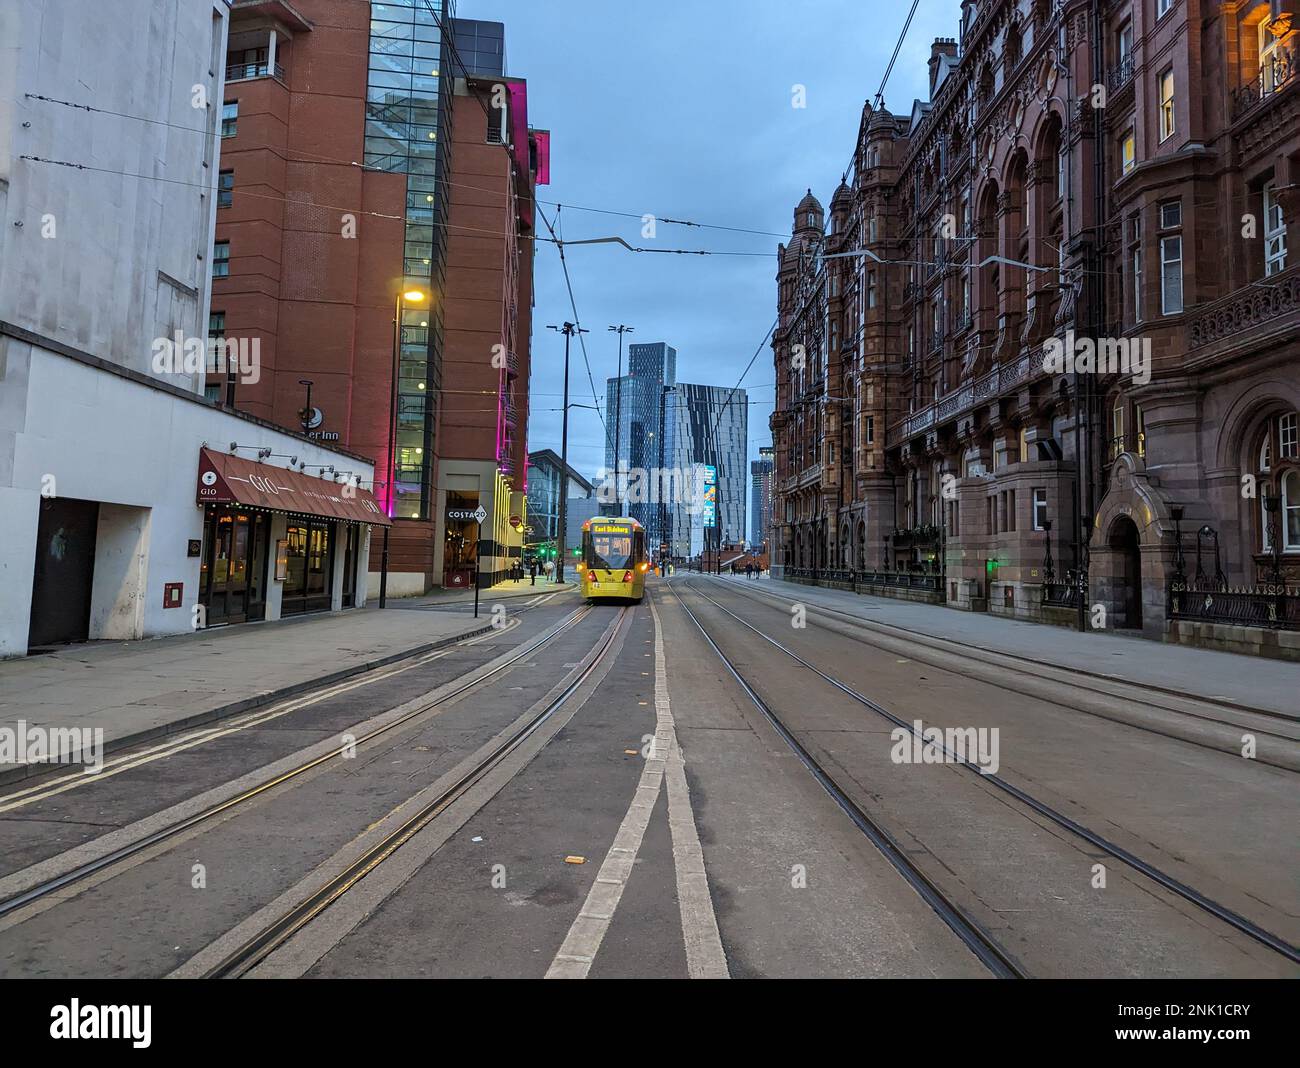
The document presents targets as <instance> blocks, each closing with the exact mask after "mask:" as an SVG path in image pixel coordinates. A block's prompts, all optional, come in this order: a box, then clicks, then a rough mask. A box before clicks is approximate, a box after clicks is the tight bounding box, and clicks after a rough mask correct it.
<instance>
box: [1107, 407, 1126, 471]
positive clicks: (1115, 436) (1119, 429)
mask: <svg viewBox="0 0 1300 1068" xmlns="http://www.w3.org/2000/svg"><path fill="white" fill-rule="evenodd" d="M1123 451H1124V399H1123V398H1122V397H1116V398H1115V404H1114V406H1113V407H1112V408H1111V410H1110V458H1111V459H1112V460H1114V459H1115V458H1116V457H1117V456H1119V454H1120V453H1122V452H1123Z"/></svg>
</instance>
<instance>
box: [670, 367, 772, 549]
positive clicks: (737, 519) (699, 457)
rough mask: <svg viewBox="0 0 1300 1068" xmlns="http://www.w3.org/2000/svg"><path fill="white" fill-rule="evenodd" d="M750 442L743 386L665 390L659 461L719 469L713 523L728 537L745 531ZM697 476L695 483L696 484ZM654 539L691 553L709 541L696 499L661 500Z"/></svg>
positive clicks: (684, 385)
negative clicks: (715, 515) (664, 501)
mask: <svg viewBox="0 0 1300 1068" xmlns="http://www.w3.org/2000/svg"><path fill="white" fill-rule="evenodd" d="M748 443H749V403H748V399H747V397H746V394H745V391H744V390H743V389H731V388H728V387H726V386H699V385H692V384H689V383H679V384H677V385H672V386H667V387H666V388H665V389H664V391H663V451H662V456H663V466H664V467H667V468H670V469H676V470H679V471H692V472H694V471H696V470H697V469H699V468H701V467H712V468H714V469H716V471H717V480H718V500H717V526H718V527H719V528H720V530H721V533H722V537H723V539H724V540H726V541H737V540H740V539H743V538H744V536H745V497H746V486H745V459H746V456H747V455H748V451H749V449H748ZM699 484H700V481H699V479H698V476H697V478H696V479H695V480H694V481H693V485H695V486H698V485H699ZM659 512H660V516H661V518H660V520H659V529H660V530H661V531H662V535H661V537H660V538H659V541H658V542H654V543H652V544H659V543H661V542H667V543H668V551H669V553H670V554H671V555H672V556H677V557H691V556H698V555H699V553H700V552H701V551H702V550H703V549H704V548H705V547H706V545H707V544H711V543H712V539H713V537H714V535H713V534H712V533H710V534H708V535H707V538H708V542H706V540H705V539H706V534H705V529H706V528H705V525H704V524H705V522H706V519H705V514H704V512H703V511H702V510H701V509H700V508H699V506H698V502H694V501H690V500H686V501H670V502H666V503H664V504H663V505H661V506H660V509H659Z"/></svg>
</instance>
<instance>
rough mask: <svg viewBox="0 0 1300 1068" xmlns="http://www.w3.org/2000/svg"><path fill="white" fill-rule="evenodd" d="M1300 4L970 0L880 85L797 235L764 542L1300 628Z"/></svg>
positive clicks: (976, 589) (1268, 645) (944, 589)
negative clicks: (891, 93) (898, 106)
mask: <svg viewBox="0 0 1300 1068" xmlns="http://www.w3.org/2000/svg"><path fill="white" fill-rule="evenodd" d="M1296 2H1297V0H1271V2H1270V0H1258V2H1255V3H1249V2H1245V3H1240V4H1232V3H1229V4H1222V5H1209V4H1202V3H1196V2H1193V0H1112V2H1110V3H1106V2H1100V0H1097V2H1092V0H1077V2H1071V0H1065V2H1061V3H1054V2H1052V0H998V2H993V0H989V2H985V3H974V2H971V0H965V2H964V3H962V4H961V24H960V36H959V37H958V38H956V39H939V40H936V41H935V42H934V44H933V46H932V50H931V59H930V64H929V68H930V69H929V82H930V94H929V99H928V100H926V101H919V100H918V101H916V102H915V103H914V104H913V106H912V109H911V112H910V113H909V114H907V115H895V114H893V113H891V112H889V111H887V110H885V109H884V107H883V106H873V105H872V104H871V103H868V104H867V105H866V106H865V107H864V108H863V114H862V122H861V125H860V128H859V133H858V138H857V143H856V145H855V146H854V150H853V156H852V160H851V163H850V167H849V168H848V172H847V174H846V177H845V180H844V181H843V182H842V183H841V185H840V187H839V188H838V189H837V190H836V191H835V193H834V195H833V196H832V199H831V202H830V211H829V216H827V213H826V212H825V211H824V210H823V208H822V205H821V204H820V203H819V202H818V200H817V199H816V198H815V197H814V196H813V195H812V193H811V191H809V193H808V194H807V195H806V196H805V197H804V198H803V200H802V201H801V202H800V203H799V205H798V207H797V208H796V210H795V218H794V227H793V230H792V235H791V239H790V242H789V244H788V245H783V246H781V247H780V248H779V249H778V253H777V258H778V270H777V284H778V312H779V321H778V328H777V331H776V334H775V335H774V341H773V351H774V357H775V365H776V376H777V403H776V411H775V413H774V415H773V417H772V429H773V436H774V444H775V449H776V472H775V494H776V502H775V508H774V513H775V514H774V519H773V521H774V527H775V531H776V535H777V544H776V545H775V546H774V551H773V563H774V565H776V566H778V567H784V570H785V573H786V574H787V576H788V577H791V578H797V579H802V580H812V579H814V578H815V579H816V580H817V581H831V582H853V583H855V584H856V585H857V586H858V587H859V588H860V587H861V586H862V585H863V584H866V585H868V586H870V587H872V588H878V589H880V590H882V591H889V592H894V593H902V594H903V595H905V596H912V597H918V598H923V599H926V600H931V601H935V602H941V603H948V604H950V605H953V606H957V607H962V608H970V609H975V610H987V611H991V612H997V613H1001V614H1006V615H1014V616H1016V617H1019V618H1028V619H1043V620H1055V621H1059V622H1068V623H1074V622H1082V621H1083V620H1084V619H1085V617H1086V618H1087V620H1088V625H1098V621H1100V620H1101V619H1102V618H1103V615H1104V620H1105V622H1104V624H1102V625H1104V626H1107V627H1119V628H1129V629H1141V631H1142V632H1144V633H1145V634H1147V635H1149V636H1152V637H1169V638H1172V639H1174V640H1184V641H1196V642H1204V643H1209V644H1217V645H1222V646H1225V647H1232V648H1246V649H1251V650H1255V651H1263V652H1266V653H1272V654H1275V655H1296V654H1297V653H1298V652H1300V642H1296V639H1297V638H1298V637H1300V635H1297V633H1296V631H1297V628H1300V595H1297V594H1296V591H1295V590H1291V592H1290V593H1287V592H1286V590H1285V586H1284V582H1285V580H1286V579H1287V577H1288V576H1289V580H1290V581H1291V583H1292V585H1294V584H1295V581H1296V579H1297V577H1300V428H1298V427H1297V421H1298V420H1300V416H1298V415H1297V410H1298V409H1300V363H1298V361H1297V357H1300V332H1298V331H1297V328H1298V327H1300V268H1298V267H1297V263H1296V252H1295V250H1294V249H1288V247H1287V244H1288V235H1287V228H1288V223H1293V221H1294V217H1295V212H1296V207H1297V204H1300V187H1298V185H1297V183H1298V182H1300V89H1297V84H1298V83H1300V78H1297V76H1296V66H1295V61H1296V48H1297V44H1298V43H1300V35H1297V33H1296V27H1295V26H1294V25H1293V23H1296V22H1297V20H1296V19H1295V18H1294V17H1293V14H1292V13H1293V12H1294V10H1295V6H1296ZM955 13H956V12H954V14H955ZM1059 357H1063V358H1059ZM1198 549H1199V561H1198ZM1098 607H1100V608H1103V609H1104V610H1105V611H1104V614H1103V613H1100V612H1098V611H1097V608H1098Z"/></svg>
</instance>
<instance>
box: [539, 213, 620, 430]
mask: <svg viewBox="0 0 1300 1068" xmlns="http://www.w3.org/2000/svg"><path fill="white" fill-rule="evenodd" d="M537 216H538V218H540V219H541V220H542V222H543V223H545V224H546V229H547V230H548V231H549V232H550V235H551V240H552V243H553V244H554V245H555V247H556V248H557V249H559V252H560V267H561V269H562V270H563V271H564V286H565V288H566V289H567V290H568V291H569V308H570V310H571V311H572V312H573V325H574V326H578V327H580V326H582V319H581V317H580V316H579V315H578V302H577V301H576V300H575V299H574V296H573V280H572V279H571V278H570V277H569V264H568V261H567V260H566V259H565V258H564V242H563V241H562V240H561V239H560V238H559V237H558V236H557V235H556V233H555V227H554V226H552V225H551V220H550V219H548V218H547V217H546V213H545V212H544V211H542V209H541V206H540V205H539V206H538V207H537ZM556 221H557V222H558V221H559V216H558V213H557V216H556ZM578 347H579V348H581V349H582V363H583V366H584V367H586V369H587V383H588V384H589V385H590V386H591V402H592V404H594V405H595V406H596V417H597V418H598V419H599V420H600V425H601V429H603V430H604V431H605V444H606V447H607V448H612V447H613V443H612V441H611V440H610V436H609V424H608V423H606V422H605V416H604V414H603V413H602V412H601V410H600V399H599V398H598V397H597V396H596V382H595V379H593V378H592V376H591V360H590V359H588V357H587V342H586V341H585V340H583V335H582V334H579V335H578Z"/></svg>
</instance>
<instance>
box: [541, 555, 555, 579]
mask: <svg viewBox="0 0 1300 1068" xmlns="http://www.w3.org/2000/svg"><path fill="white" fill-rule="evenodd" d="M543 566H544V567H545V569H546V581H547V582H550V581H551V574H552V573H553V572H554V571H555V561H554V560H547V561H546V563H545V564H544V565H543Z"/></svg>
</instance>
